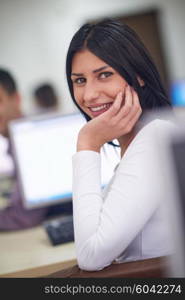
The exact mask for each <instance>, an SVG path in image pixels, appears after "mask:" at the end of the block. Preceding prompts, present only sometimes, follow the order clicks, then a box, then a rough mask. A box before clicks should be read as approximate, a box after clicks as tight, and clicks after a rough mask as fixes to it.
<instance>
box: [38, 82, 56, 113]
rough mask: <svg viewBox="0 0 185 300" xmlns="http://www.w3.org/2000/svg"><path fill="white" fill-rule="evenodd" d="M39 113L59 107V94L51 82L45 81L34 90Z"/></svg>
mask: <svg viewBox="0 0 185 300" xmlns="http://www.w3.org/2000/svg"><path fill="white" fill-rule="evenodd" d="M33 96H34V100H35V104H36V109H37V111H38V113H45V112H50V111H57V110H58V108H59V103H58V95H57V92H56V90H55V88H54V86H53V85H52V84H51V83H48V82H46V83H43V84H41V85H39V86H37V87H36V88H35V89H34V91H33Z"/></svg>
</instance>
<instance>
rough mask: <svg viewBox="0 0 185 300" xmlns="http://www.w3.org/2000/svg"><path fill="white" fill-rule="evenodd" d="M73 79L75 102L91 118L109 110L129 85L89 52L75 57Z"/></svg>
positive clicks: (80, 53) (81, 52) (86, 51)
mask: <svg viewBox="0 0 185 300" xmlns="http://www.w3.org/2000/svg"><path fill="white" fill-rule="evenodd" d="M71 79H72V82H73V91H74V97H75V100H76V102H77V104H78V105H79V106H80V108H81V109H82V110H83V111H84V112H85V113H86V114H87V115H88V116H89V117H90V118H95V117H97V116H98V115H100V114H102V113H103V112H105V111H106V110H108V109H109V108H110V106H111V105H112V104H113V102H114V101H115V98H116V96H117V94H118V93H119V92H120V91H123V92H124V90H125V87H126V84H127V82H126V81H125V80H124V78H123V77H121V76H120V75H119V73H118V72H117V71H115V70H114V69H113V68H112V67H110V66H109V65H108V64H107V63H105V62H104V61H103V60H101V59H100V58H99V57H97V56H95V55H94V54H93V53H92V52H90V51H89V50H82V51H80V52H77V53H76V54H75V55H74V57H73V60H72V72H71Z"/></svg>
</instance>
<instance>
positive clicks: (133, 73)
mask: <svg viewBox="0 0 185 300" xmlns="http://www.w3.org/2000/svg"><path fill="white" fill-rule="evenodd" d="M82 49H88V50H89V51H91V52H92V53H93V54H95V55H96V56H97V57H99V58H100V59H102V60H103V61H105V62H106V63H107V64H108V65H109V66H111V67H112V68H114V69H115V70H116V71H117V72H118V73H119V74H120V75H121V76H122V77H123V78H124V79H125V80H126V81H127V83H128V84H129V85H130V86H132V87H133V88H134V89H135V90H136V92H137V94H138V96H139V101H140V105H141V107H142V111H143V112H145V111H148V110H155V111H160V110H161V109H162V108H165V107H167V108H170V106H171V103H170V101H169V100H168V97H167V95H166V92H165V90H164V88H163V85H162V82H161V79H160V75H159V72H158V70H157V68H156V66H155V64H154V62H153V60H152V58H151V56H150V54H149V52H148V50H147V49H146V48H145V46H144V44H143V43H142V41H141V40H140V38H139V37H138V36H137V34H136V33H135V32H134V30H133V29H131V28H130V27H129V26H128V25H126V24H122V23H119V22H117V21H115V20H112V19H105V20H103V21H101V22H98V23H96V24H85V25H83V26H82V27H81V28H80V29H79V30H78V31H77V32H76V33H75V35H74V36H73V38H72V40H71V43H70V45H69V49H68V53H67V60H66V75H67V82H68V86H69V90H70V93H71V97H72V99H73V101H74V103H75V105H76V106H77V107H78V108H79V110H80V111H81V112H82V114H83V115H84V116H85V118H86V120H87V121H89V120H90V117H89V116H88V115H87V114H86V113H84V112H83V111H82V110H81V108H80V107H79V106H78V104H77V103H76V100H75V98H74V93H73V85H72V81H71V66H72V59H73V56H74V54H75V53H76V52H78V51H80V50H82ZM138 78H140V79H142V80H143V81H144V86H143V87H141V86H140V84H139V82H138Z"/></svg>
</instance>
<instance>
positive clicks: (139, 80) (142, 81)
mask: <svg viewBox="0 0 185 300" xmlns="http://www.w3.org/2000/svg"><path fill="white" fill-rule="evenodd" d="M137 80H138V82H139V84H140V86H141V87H142V86H144V85H145V82H144V80H143V79H141V78H140V77H139V76H137Z"/></svg>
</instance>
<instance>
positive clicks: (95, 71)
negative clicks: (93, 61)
mask: <svg viewBox="0 0 185 300" xmlns="http://www.w3.org/2000/svg"><path fill="white" fill-rule="evenodd" d="M108 67H109V66H108V65H106V66H103V67H101V68H98V69H95V70H93V71H92V72H93V73H97V72H100V71H102V70H104V69H106V68H108ZM71 76H83V73H71Z"/></svg>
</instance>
